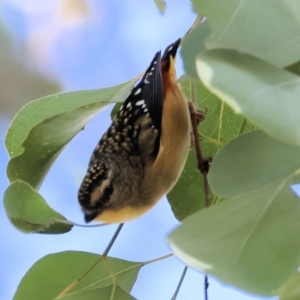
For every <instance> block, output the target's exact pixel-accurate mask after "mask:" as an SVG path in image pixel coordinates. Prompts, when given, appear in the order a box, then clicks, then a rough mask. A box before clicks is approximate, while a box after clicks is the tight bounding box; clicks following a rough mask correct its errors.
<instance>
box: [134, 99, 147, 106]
mask: <svg viewBox="0 0 300 300" xmlns="http://www.w3.org/2000/svg"><path fill="white" fill-rule="evenodd" d="M143 104H145V100H139V101H137V102H136V103H135V105H136V106H140V105H143Z"/></svg>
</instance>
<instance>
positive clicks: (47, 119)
mask: <svg viewBox="0 0 300 300" xmlns="http://www.w3.org/2000/svg"><path fill="white" fill-rule="evenodd" d="M133 84H134V82H133V81H130V82H128V83H125V84H122V85H118V86H115V87H112V88H106V89H100V90H91V91H79V92H70V93H64V94H59V95H53V96H48V97H45V98H42V99H39V100H36V101H33V102H31V103H29V104H28V105H26V106H25V107H23V109H22V110H21V111H20V112H19V113H18V115H17V116H16V117H15V119H14V120H13V122H12V124H11V126H10V127H9V129H8V132H7V135H6V140H5V144H6V148H7V150H8V152H9V154H10V156H11V160H10V161H9V164H8V167H7V175H8V178H9V180H10V181H11V182H12V181H15V180H17V179H21V180H22V181H26V182H28V183H29V184H30V185H31V186H33V187H35V188H38V187H39V186H40V184H41V183H42V181H43V179H44V177H45V175H46V174H47V172H48V170H49V168H50V166H51V165H52V163H53V162H54V161H55V159H56V158H57V156H58V155H59V153H60V152H61V150H62V149H63V148H64V146H65V145H66V144H67V143H68V142H69V141H70V140H71V139H72V138H73V137H74V136H75V135H76V134H77V133H78V132H80V131H81V130H82V129H83V128H84V126H85V124H86V123H88V122H89V121H90V120H91V118H93V117H94V116H95V115H96V114H97V113H99V111H101V110H102V109H103V107H105V106H106V105H107V104H108V103H110V102H118V101H122V100H124V99H125V97H126V96H127V95H128V93H129V91H130V90H131V88H132V86H133Z"/></svg>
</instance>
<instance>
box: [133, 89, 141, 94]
mask: <svg viewBox="0 0 300 300" xmlns="http://www.w3.org/2000/svg"><path fill="white" fill-rule="evenodd" d="M141 90H142V89H141V88H139V89H137V90H136V92H135V93H134V95H137V94H139V93H140V92H141Z"/></svg>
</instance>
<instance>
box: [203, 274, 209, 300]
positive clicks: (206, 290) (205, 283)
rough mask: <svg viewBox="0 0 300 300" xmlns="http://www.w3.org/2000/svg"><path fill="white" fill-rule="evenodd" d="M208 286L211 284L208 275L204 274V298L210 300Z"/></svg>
mask: <svg viewBox="0 0 300 300" xmlns="http://www.w3.org/2000/svg"><path fill="white" fill-rule="evenodd" d="M208 286H209V283H208V277H207V275H206V274H205V276H204V299H205V300H208Z"/></svg>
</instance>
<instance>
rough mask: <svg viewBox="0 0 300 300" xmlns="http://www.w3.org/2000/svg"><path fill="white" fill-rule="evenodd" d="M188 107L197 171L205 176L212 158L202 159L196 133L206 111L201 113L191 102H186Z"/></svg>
mask: <svg viewBox="0 0 300 300" xmlns="http://www.w3.org/2000/svg"><path fill="white" fill-rule="evenodd" d="M188 106H189V111H190V117H191V123H192V132H191V144H192V145H193V146H194V147H195V149H196V154H197V164H198V170H199V171H200V173H201V174H207V173H208V171H209V167H210V165H211V162H212V158H211V157H208V158H203V156H202V152H201V148H200V141H199V133H198V125H199V124H200V122H202V121H203V120H204V119H205V116H206V112H207V111H206V110H205V112H203V111H201V110H198V109H197V108H196V107H195V105H194V104H193V102H191V101H189V102H188Z"/></svg>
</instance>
